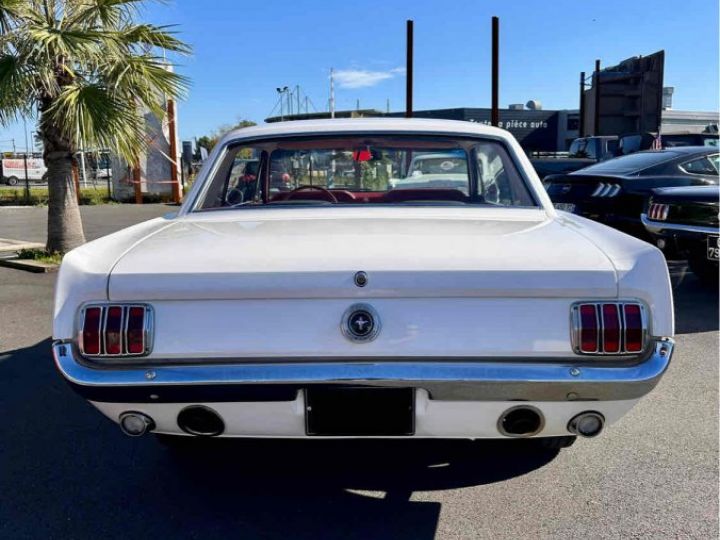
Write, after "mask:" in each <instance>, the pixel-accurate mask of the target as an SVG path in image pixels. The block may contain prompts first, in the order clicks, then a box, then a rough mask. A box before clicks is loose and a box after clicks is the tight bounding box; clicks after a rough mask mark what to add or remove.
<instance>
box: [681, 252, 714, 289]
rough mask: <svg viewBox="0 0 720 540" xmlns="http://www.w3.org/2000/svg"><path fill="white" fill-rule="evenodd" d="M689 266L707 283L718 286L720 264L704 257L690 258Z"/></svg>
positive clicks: (710, 285)
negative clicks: (719, 266) (719, 265)
mask: <svg viewBox="0 0 720 540" xmlns="http://www.w3.org/2000/svg"><path fill="white" fill-rule="evenodd" d="M688 266H689V267H690V270H692V271H693V274H695V275H696V276H697V278H698V279H699V280H700V281H702V282H703V283H704V284H705V285H707V286H709V287H713V288H716V289H717V288H718V265H717V264H713V263H711V262H710V261H706V260H703V259H696V258H690V259H688Z"/></svg>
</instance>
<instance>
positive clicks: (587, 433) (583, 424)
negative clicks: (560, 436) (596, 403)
mask: <svg viewBox="0 0 720 540" xmlns="http://www.w3.org/2000/svg"><path fill="white" fill-rule="evenodd" d="M604 426H605V417H604V416H603V415H602V414H600V413H599V412H595V411H585V412H581V413H580V414H578V415H576V416H573V417H572V419H571V420H570V422H568V426H567V429H568V431H569V432H570V433H574V434H575V435H579V436H580V437H588V438H590V437H596V436H597V435H599V434H600V432H601V431H602V430H603V427H604Z"/></svg>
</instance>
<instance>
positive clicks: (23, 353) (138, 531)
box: [0, 205, 718, 539]
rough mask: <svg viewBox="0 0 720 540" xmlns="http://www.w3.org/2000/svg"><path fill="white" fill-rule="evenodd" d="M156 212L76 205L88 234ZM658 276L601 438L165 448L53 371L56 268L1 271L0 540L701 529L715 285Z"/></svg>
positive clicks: (714, 461) (709, 516)
mask: <svg viewBox="0 0 720 540" xmlns="http://www.w3.org/2000/svg"><path fill="white" fill-rule="evenodd" d="M8 210H9V209H2V208H0V236H3V237H18V236H17V235H15V236H13V235H12V234H9V233H8V232H7V229H6V227H9V228H13V227H15V228H16V230H19V231H22V232H23V234H24V237H23V239H25V240H39V241H43V240H44V238H43V235H44V222H43V216H42V209H29V210H28V209H22V210H17V211H13V212H15V213H14V214H13V213H12V212H8ZM167 211H172V207H163V206H162V205H155V206H146V207H135V206H117V207H115V206H107V207H85V208H84V209H83V217H84V219H85V223H86V231H87V233H88V237H90V238H93V237H95V236H97V235H100V234H104V233H106V232H110V231H111V230H115V229H116V228H119V227H121V226H125V225H129V224H130V223H132V222H136V221H141V220H142V219H147V218H150V217H153V216H155V215H162V214H163V213H165V212H167ZM18 212H30V213H29V214H24V215H22V214H18ZM19 215H20V217H18V216H19ZM30 221H32V224H31V225H28V223H29V222H30ZM21 222H25V224H22V223H21ZM671 273H672V276H673V283H674V286H675V300H676V317H677V330H678V335H677V348H676V352H675V356H674V358H673V361H672V364H671V366H670V368H669V370H668V372H667V374H666V375H665V377H664V378H663V380H662V381H661V382H660V384H659V386H658V387H657V388H656V389H655V390H654V391H653V392H652V393H651V394H650V395H649V396H647V397H646V398H644V399H643V400H642V401H641V402H640V404H639V405H638V406H637V407H635V409H633V410H632V411H631V412H630V413H629V414H628V415H627V416H625V417H624V418H623V419H622V420H621V421H620V422H618V423H617V424H614V425H612V426H610V427H609V428H608V429H607V430H606V431H605V432H604V433H603V434H602V435H601V436H599V437H598V438H596V439H590V440H580V441H578V442H577V443H576V444H575V445H574V446H573V447H571V448H569V449H565V450H562V451H560V452H559V453H558V452H557V451H543V450H539V449H538V448H536V447H534V446H531V445H528V444H525V443H524V442H523V441H511V442H505V441H499V442H484V441H421V440H418V441H411V440H403V441H367V440H366V441H319V440H311V441H282V440H276V441H229V442H225V441H210V442H213V443H214V444H208V445H205V446H197V447H194V448H193V449H192V452H189V453H187V454H180V455H178V454H175V453H172V452H170V451H169V450H167V449H165V448H164V447H163V446H162V445H160V444H159V443H158V442H157V441H156V440H155V439H154V438H152V437H144V438H140V439H132V438H128V437H126V436H124V435H122V434H121V433H120V430H119V429H118V428H117V426H115V425H114V424H113V423H111V422H110V421H109V420H107V419H105V418H104V417H102V416H101V415H100V414H99V413H97V412H96V411H95V410H94V409H93V408H92V407H91V406H90V405H88V404H86V403H85V402H84V401H83V400H82V399H81V398H80V397H78V396H76V395H75V394H74V393H73V392H72V391H71V390H70V389H69V388H68V387H67V386H66V384H65V383H64V382H63V380H62V379H61V378H60V376H59V375H58V374H57V373H56V372H55V370H54V367H53V365H52V361H51V358H50V352H49V347H50V339H49V337H48V336H49V334H50V322H51V321H50V318H51V309H52V289H53V286H54V280H55V276H54V275H52V274H47V275H35V274H28V273H24V272H21V271H17V270H10V269H6V268H0V411H1V412H2V415H1V416H0V420H1V421H0V489H1V490H2V491H1V492H0V538H8V539H15V538H229V537H233V538H243V539H245V538H289V537H290V538H358V539H360V538H362V539H366V538H412V539H427V538H492V539H500V538H513V539H515V538H519V537H523V538H524V537H528V538H576V537H586V538H651V537H652V538H702V539H706V538H717V537H718V299H717V293H716V292H714V291H711V290H708V289H706V288H704V287H703V286H701V284H700V283H699V282H698V281H697V280H696V279H695V277H694V276H693V275H692V274H691V273H689V272H687V270H686V268H685V265H684V264H683V263H681V262H676V263H672V264H671Z"/></svg>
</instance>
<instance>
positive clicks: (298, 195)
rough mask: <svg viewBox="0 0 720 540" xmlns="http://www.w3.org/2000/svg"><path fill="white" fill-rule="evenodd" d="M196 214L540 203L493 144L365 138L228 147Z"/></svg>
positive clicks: (503, 151) (508, 158) (505, 154)
mask: <svg viewBox="0 0 720 540" xmlns="http://www.w3.org/2000/svg"><path fill="white" fill-rule="evenodd" d="M220 159H221V162H220V163H219V166H218V167H217V168H216V172H215V174H214V176H212V177H211V178H208V180H207V181H206V186H205V189H203V191H202V192H201V196H200V199H199V202H198V204H197V205H196V209H200V210H207V209H216V208H228V207H233V208H242V207H249V206H255V207H256V206H271V205H302V204H304V205H323V206H325V205H357V204H486V205H495V206H520V207H529V206H530V207H532V206H536V203H535V201H534V199H533V197H532V195H531V192H530V190H529V189H528V187H527V185H526V183H525V180H524V178H523V176H522V175H521V174H520V172H519V170H518V167H517V166H516V165H515V163H514V161H513V160H512V158H511V156H510V154H509V153H508V152H507V150H506V148H505V147H504V145H503V144H502V143H500V142H497V141H494V140H478V139H467V140H465V139H456V138H444V137H442V138H440V137H438V138H433V137H417V136H415V137H410V136H399V135H398V136H372V135H369V136H363V137H357V136H356V137H342V138H298V139H285V140H274V141H273V140H269V141H260V142H255V143H248V144H237V145H233V146H231V147H229V148H228V151H227V152H226V153H225V155H224V157H221V158H220Z"/></svg>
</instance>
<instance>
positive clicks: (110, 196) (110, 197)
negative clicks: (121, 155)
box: [100, 152, 112, 199]
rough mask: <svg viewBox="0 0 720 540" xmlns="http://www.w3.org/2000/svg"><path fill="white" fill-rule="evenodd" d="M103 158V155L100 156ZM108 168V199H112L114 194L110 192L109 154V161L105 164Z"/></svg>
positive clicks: (108, 157) (108, 158) (108, 156)
mask: <svg viewBox="0 0 720 540" xmlns="http://www.w3.org/2000/svg"><path fill="white" fill-rule="evenodd" d="M100 155H101V156H102V154H100ZM105 163H106V165H107V167H106V173H107V190H108V199H112V193H111V192H110V153H109V152H108V154H107V161H106V162H105Z"/></svg>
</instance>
